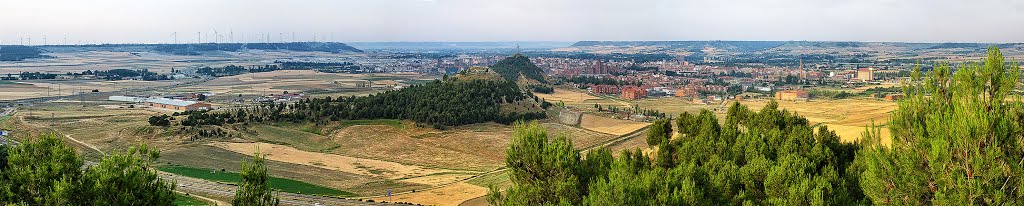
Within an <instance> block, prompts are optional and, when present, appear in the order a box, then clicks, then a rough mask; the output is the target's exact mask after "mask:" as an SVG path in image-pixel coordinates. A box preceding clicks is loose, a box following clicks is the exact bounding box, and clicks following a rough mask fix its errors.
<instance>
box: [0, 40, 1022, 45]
mask: <svg viewBox="0 0 1024 206" xmlns="http://www.w3.org/2000/svg"><path fill="white" fill-rule="evenodd" d="M579 42H834V43H908V44H948V43H953V44H993V45H996V44H1024V41H1021V42H908V41H842V40H822V41H818V40H578V41H554V40H552V41H546V40H536V41H286V42H202V43H195V42H179V43H159V42H144V43H82V44H25V45H22V44H9V43H4V42H0V46H100V45H191V44H266V43H270V44H282V43H342V44H377V43H380V44H384V43H512V44H514V43H570V44H575V43H579Z"/></svg>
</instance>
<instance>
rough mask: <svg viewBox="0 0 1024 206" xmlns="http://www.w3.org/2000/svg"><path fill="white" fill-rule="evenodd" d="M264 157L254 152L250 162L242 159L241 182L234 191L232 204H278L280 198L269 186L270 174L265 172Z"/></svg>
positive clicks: (249, 205)
mask: <svg viewBox="0 0 1024 206" xmlns="http://www.w3.org/2000/svg"><path fill="white" fill-rule="evenodd" d="M265 161H266V159H265V157H264V156H262V155H260V153H259V152H256V154H255V155H253V159H252V162H247V161H242V171H241V176H242V182H240V183H239V184H238V190H237V191H235V199H234V200H231V204H232V205H237V206H272V205H279V204H280V200H279V199H278V198H277V197H276V196H275V195H274V194H273V189H271V188H270V175H268V174H267V167H266V165H265Z"/></svg>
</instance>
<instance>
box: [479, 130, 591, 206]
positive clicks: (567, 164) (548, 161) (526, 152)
mask: <svg viewBox="0 0 1024 206" xmlns="http://www.w3.org/2000/svg"><path fill="white" fill-rule="evenodd" d="M602 153H603V154H607V152H597V153H595V154H602ZM595 157H596V158H592V159H594V161H593V162H590V163H588V162H584V161H581V156H580V151H579V150H577V149H575V148H573V145H572V142H570V141H569V139H567V138H565V136H564V135H559V136H558V137H557V138H554V139H548V136H547V132H546V131H545V130H544V128H543V127H540V126H539V125H537V123H536V122H531V123H529V124H525V123H522V122H518V123H516V124H515V130H514V131H513V134H512V141H511V142H510V143H509V147H508V150H506V152H505V164H506V165H507V166H508V167H509V169H508V173H509V176H510V179H511V181H512V182H513V183H514V184H513V186H511V187H510V188H508V189H507V190H506V192H505V193H506V194H505V195H503V196H502V195H500V194H494V193H497V192H498V191H494V190H492V191H491V193H492V195H490V196H492V197H491V198H488V199H489V200H491V201H492V202H491V203H492V204H495V205H579V204H581V201H582V197H583V196H584V195H585V194H586V191H587V183H588V182H589V181H590V177H591V176H592V175H593V173H591V172H590V171H591V169H590V168H588V167H589V166H599V167H604V168H607V165H606V164H610V162H606V163H601V162H600V161H598V160H599V159H610V155H595Z"/></svg>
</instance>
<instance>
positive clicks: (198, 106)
mask: <svg viewBox="0 0 1024 206" xmlns="http://www.w3.org/2000/svg"><path fill="white" fill-rule="evenodd" d="M146 106H150V107H154V108H163V109H171V110H178V111H189V110H207V109H211V108H212V107H211V106H210V104H209V103H205V102H197V101H188V100H177V99H168V98H152V99H149V100H146Z"/></svg>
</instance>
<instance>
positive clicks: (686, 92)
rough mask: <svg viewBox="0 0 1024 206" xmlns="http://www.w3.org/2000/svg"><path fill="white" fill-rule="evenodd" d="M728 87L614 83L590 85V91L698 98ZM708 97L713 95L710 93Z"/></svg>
mask: <svg viewBox="0 0 1024 206" xmlns="http://www.w3.org/2000/svg"><path fill="white" fill-rule="evenodd" d="M727 89H728V88H727V87H725V86H721V85H713V84H698V83H691V84H688V85H686V86H682V87H679V88H678V89H672V88H669V87H657V86H652V85H643V86H633V85H627V86H616V85H592V86H590V91H591V92H593V93H595V94H605V95H619V96H620V97H621V98H623V99H631V100H637V99H643V98H647V97H663V96H676V97H687V98H698V99H699V98H700V97H701V94H725V92H726V90H727ZM709 97H712V98H713V97H714V95H711V96H709Z"/></svg>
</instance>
